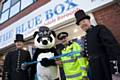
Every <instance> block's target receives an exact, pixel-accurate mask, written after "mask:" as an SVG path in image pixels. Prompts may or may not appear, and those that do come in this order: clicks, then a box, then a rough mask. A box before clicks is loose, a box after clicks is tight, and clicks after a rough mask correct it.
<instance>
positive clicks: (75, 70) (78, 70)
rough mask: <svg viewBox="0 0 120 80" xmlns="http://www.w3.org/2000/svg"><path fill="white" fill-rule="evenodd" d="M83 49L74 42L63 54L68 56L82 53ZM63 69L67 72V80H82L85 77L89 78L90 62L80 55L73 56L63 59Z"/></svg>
mask: <svg viewBox="0 0 120 80" xmlns="http://www.w3.org/2000/svg"><path fill="white" fill-rule="evenodd" d="M81 50H82V49H81V47H80V45H79V44H78V43H76V42H73V43H72V44H71V45H68V46H67V47H66V48H64V49H63V50H62V51H61V52H62V54H66V53H69V52H72V51H76V52H77V51H81ZM61 60H62V64H63V69H64V72H65V76H66V80H82V78H83V77H87V68H88V60H87V58H85V57H82V56H81V54H80V53H78V54H73V55H72V56H64V57H61Z"/></svg>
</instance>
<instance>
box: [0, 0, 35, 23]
mask: <svg viewBox="0 0 120 80" xmlns="http://www.w3.org/2000/svg"><path fill="white" fill-rule="evenodd" d="M36 1H37V0H5V1H4V2H3V3H2V6H1V8H2V9H1V12H0V24H1V23H3V22H5V21H7V20H8V19H10V18H11V17H13V16H15V15H16V14H18V13H19V12H21V11H22V10H23V9H25V8H26V7H28V6H30V5H31V4H33V3H34V2H36Z"/></svg>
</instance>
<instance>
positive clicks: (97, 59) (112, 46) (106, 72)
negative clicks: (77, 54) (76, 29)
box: [84, 25, 120, 80]
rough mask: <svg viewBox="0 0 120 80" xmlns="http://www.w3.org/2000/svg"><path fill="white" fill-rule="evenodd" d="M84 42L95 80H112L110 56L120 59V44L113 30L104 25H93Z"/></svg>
mask: <svg viewBox="0 0 120 80" xmlns="http://www.w3.org/2000/svg"><path fill="white" fill-rule="evenodd" d="M84 42H85V43H84V52H85V53H86V54H88V56H89V59H90V69H91V73H92V76H93V80H112V77H111V71H110V66H109V57H110V56H112V57H115V58H116V57H117V59H118V60H119V58H118V56H120V46H119V44H118V42H117V41H116V39H115V38H114V36H113V35H112V33H111V31H110V30H108V29H107V28H106V27H105V26H103V25H97V26H92V28H90V29H88V30H87V35H86V36H85V41H84ZM119 61H120V60H119Z"/></svg>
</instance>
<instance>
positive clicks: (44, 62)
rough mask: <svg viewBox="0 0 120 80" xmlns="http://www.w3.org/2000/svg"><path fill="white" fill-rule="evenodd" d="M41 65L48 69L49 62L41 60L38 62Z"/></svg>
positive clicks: (46, 59)
mask: <svg viewBox="0 0 120 80" xmlns="http://www.w3.org/2000/svg"><path fill="white" fill-rule="evenodd" d="M40 63H41V65H42V66H44V67H48V66H49V63H50V61H49V60H48V58H43V59H42V61H40Z"/></svg>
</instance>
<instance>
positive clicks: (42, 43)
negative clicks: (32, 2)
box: [34, 26, 56, 49]
mask: <svg viewBox="0 0 120 80" xmlns="http://www.w3.org/2000/svg"><path fill="white" fill-rule="evenodd" d="M55 37H56V34H55V32H54V31H51V30H49V28H48V27H45V26H41V27H40V28H39V32H35V33H34V44H35V46H36V47H37V48H39V49H47V48H48V49H49V48H52V47H53V46H54V45H55Z"/></svg>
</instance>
